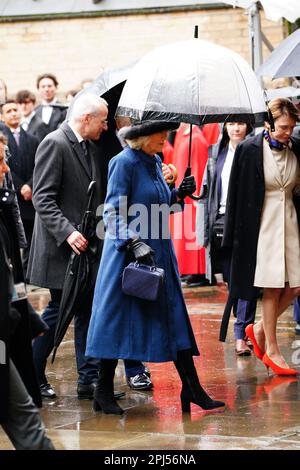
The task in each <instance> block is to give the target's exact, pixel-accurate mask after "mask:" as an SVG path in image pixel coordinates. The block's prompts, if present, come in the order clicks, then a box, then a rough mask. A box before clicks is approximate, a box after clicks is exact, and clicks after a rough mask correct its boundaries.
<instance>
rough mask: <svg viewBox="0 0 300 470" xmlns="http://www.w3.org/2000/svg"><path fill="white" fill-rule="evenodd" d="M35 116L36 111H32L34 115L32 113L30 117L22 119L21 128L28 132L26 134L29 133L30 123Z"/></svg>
mask: <svg viewBox="0 0 300 470" xmlns="http://www.w3.org/2000/svg"><path fill="white" fill-rule="evenodd" d="M34 115H35V111H32V113H30V114H29V115H28V116H23V117H22V119H21V127H22V129H24V131H26V132H27V131H28V127H29V124H30V121H31V119H32V118H33V116H34Z"/></svg>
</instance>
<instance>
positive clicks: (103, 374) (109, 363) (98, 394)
mask: <svg viewBox="0 0 300 470" xmlns="http://www.w3.org/2000/svg"><path fill="white" fill-rule="evenodd" d="M117 362H118V361H116V360H114V359H101V361H100V369H99V378H98V381H97V386H96V388H95V392H94V402H93V408H94V410H95V411H100V410H102V411H103V413H106V414H114V415H122V414H123V413H124V410H123V409H122V408H121V407H120V406H119V405H118V403H117V402H116V399H115V397H114V376H115V368H116V365H117Z"/></svg>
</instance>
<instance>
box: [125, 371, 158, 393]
mask: <svg viewBox="0 0 300 470" xmlns="http://www.w3.org/2000/svg"><path fill="white" fill-rule="evenodd" d="M126 380H127V384H128V386H129V387H130V388H132V389H133V390H151V389H152V388H153V383H152V382H151V379H150V377H149V371H148V370H147V372H143V373H142V374H137V375H135V376H134V377H127V379H126Z"/></svg>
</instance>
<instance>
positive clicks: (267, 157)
mask: <svg viewBox="0 0 300 470" xmlns="http://www.w3.org/2000/svg"><path fill="white" fill-rule="evenodd" d="M263 152H264V165H266V166H267V167H268V168H269V171H270V172H271V173H272V175H273V176H274V178H275V179H276V181H277V183H278V184H279V186H283V181H282V176H281V173H280V171H279V168H278V165H277V163H276V161H275V158H274V155H273V153H272V150H271V149H270V147H269V144H268V143H267V142H266V141H265V140H264V141H263Z"/></svg>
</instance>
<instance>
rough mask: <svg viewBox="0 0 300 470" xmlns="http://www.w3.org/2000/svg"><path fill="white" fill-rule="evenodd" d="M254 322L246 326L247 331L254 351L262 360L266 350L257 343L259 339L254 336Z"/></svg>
mask: <svg viewBox="0 0 300 470" xmlns="http://www.w3.org/2000/svg"><path fill="white" fill-rule="evenodd" d="M253 327H254V324H253V323H251V324H250V325H248V326H246V328H245V333H246V335H247V336H248V338H250V339H251V343H252V346H253V352H254V354H255V356H256V357H257V359H260V360H261V361H262V360H263V356H264V354H265V353H264V352H263V351H262V350H261V349H260V347H259V346H258V344H257V341H256V339H255V336H254V331H253Z"/></svg>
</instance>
